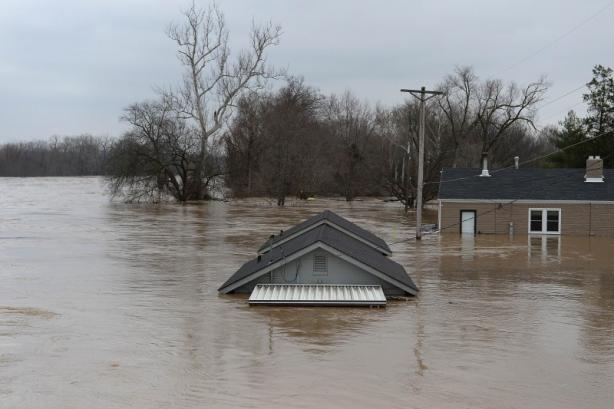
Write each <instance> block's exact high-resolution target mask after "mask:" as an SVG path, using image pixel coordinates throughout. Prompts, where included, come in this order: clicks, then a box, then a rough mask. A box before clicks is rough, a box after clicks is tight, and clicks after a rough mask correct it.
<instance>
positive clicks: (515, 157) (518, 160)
mask: <svg viewBox="0 0 614 409" xmlns="http://www.w3.org/2000/svg"><path fill="white" fill-rule="evenodd" d="M519 167H520V156H514V168H516V169H518V168H519Z"/></svg>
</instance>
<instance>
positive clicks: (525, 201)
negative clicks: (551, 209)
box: [439, 199, 614, 205]
mask: <svg viewBox="0 0 614 409" xmlns="http://www.w3.org/2000/svg"><path fill="white" fill-rule="evenodd" d="M439 201H440V202H442V203H488V204H499V203H501V204H503V205H505V204H511V203H513V204H516V203H521V204H531V203H536V204H541V203H544V204H559V203H560V204H614V200H530V199H518V200H517V199H439Z"/></svg>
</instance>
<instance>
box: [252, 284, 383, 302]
mask: <svg viewBox="0 0 614 409" xmlns="http://www.w3.org/2000/svg"><path fill="white" fill-rule="evenodd" d="M249 303H250V304H284V305H289V304H298V305H355V306H356V305H365V306H370V305H386V296H385V295H384V290H382V287H381V286H379V285H349V284H348V285H335V284H258V285H256V287H254V291H252V294H251V295H250V296H249Z"/></svg>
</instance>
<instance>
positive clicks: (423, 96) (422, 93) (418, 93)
mask: <svg viewBox="0 0 614 409" xmlns="http://www.w3.org/2000/svg"><path fill="white" fill-rule="evenodd" d="M401 92H409V93H410V94H411V95H412V96H414V97H415V98H418V100H419V101H420V126H419V131H418V186H417V188H416V196H417V197H416V240H422V186H423V185H424V121H425V103H426V101H428V100H429V99H431V98H433V97H435V96H437V95H442V94H443V92H439V91H427V90H426V88H425V87H422V88H420V89H419V90H416V89H401ZM427 95H428V96H427Z"/></svg>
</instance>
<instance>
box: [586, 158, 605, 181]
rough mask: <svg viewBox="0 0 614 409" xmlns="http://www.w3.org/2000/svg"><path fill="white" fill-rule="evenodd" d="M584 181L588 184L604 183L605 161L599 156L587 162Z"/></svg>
mask: <svg viewBox="0 0 614 409" xmlns="http://www.w3.org/2000/svg"><path fill="white" fill-rule="evenodd" d="M584 181H585V182H588V183H600V182H603V159H601V157H599V156H589V157H588V159H587V160H586V174H585V175H584Z"/></svg>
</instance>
